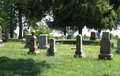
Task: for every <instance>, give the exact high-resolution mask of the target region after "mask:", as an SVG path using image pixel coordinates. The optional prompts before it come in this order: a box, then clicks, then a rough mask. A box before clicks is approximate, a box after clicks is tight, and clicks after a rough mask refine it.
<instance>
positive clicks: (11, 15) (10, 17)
mask: <svg viewBox="0 0 120 76" xmlns="http://www.w3.org/2000/svg"><path fill="white" fill-rule="evenodd" d="M12 1H13V0H1V1H0V4H1V5H0V7H1V8H2V9H3V10H2V12H4V13H2V12H1V15H2V16H1V17H2V18H3V19H4V21H7V24H6V25H3V26H2V27H3V31H4V30H8V29H9V30H10V31H9V32H10V37H11V38H13V32H14V30H15V29H16V23H17V20H16V12H15V10H14V5H13V3H12ZM8 27H9V28H8ZM4 32H5V33H6V31H4Z"/></svg>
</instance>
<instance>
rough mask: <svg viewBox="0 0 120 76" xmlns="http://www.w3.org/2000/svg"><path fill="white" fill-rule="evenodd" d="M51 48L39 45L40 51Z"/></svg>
mask: <svg viewBox="0 0 120 76" xmlns="http://www.w3.org/2000/svg"><path fill="white" fill-rule="evenodd" d="M48 48H49V46H48V45H39V46H38V49H48Z"/></svg>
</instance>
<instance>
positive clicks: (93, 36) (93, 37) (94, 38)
mask: <svg viewBox="0 0 120 76" xmlns="http://www.w3.org/2000/svg"><path fill="white" fill-rule="evenodd" d="M84 39H88V37H87V36H86V35H84ZM96 39H100V33H99V32H97V33H95V32H91V36H90V40H96ZM110 39H113V38H112V37H111V38H110ZM115 39H116V40H117V39H118V35H117V36H116V37H115Z"/></svg>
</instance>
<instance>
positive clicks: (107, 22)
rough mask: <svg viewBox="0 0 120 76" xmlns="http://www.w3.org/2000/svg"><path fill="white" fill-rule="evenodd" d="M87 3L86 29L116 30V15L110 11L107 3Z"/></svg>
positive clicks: (96, 0) (100, 1) (110, 7)
mask: <svg viewBox="0 0 120 76" xmlns="http://www.w3.org/2000/svg"><path fill="white" fill-rule="evenodd" d="M91 1H92V2H89V4H88V8H87V12H89V13H88V14H86V17H88V19H87V21H86V23H87V24H86V26H87V27H88V28H94V29H96V30H101V29H110V30H112V28H116V26H115V21H116V17H117V14H116V12H115V11H114V10H112V8H113V7H112V6H110V5H109V3H108V1H103V0H91Z"/></svg>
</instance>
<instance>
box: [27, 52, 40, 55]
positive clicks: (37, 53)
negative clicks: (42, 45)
mask: <svg viewBox="0 0 120 76" xmlns="http://www.w3.org/2000/svg"><path fill="white" fill-rule="evenodd" d="M28 54H36V55H39V54H40V52H39V51H29V52H28Z"/></svg>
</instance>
